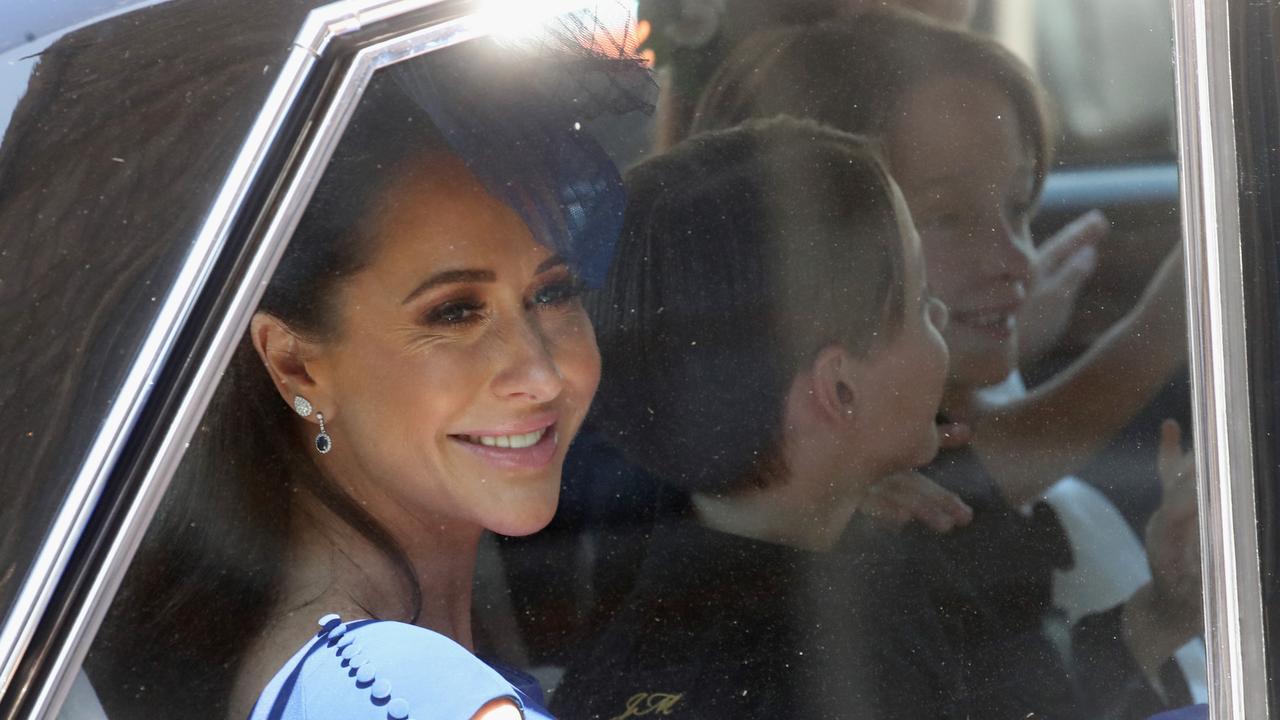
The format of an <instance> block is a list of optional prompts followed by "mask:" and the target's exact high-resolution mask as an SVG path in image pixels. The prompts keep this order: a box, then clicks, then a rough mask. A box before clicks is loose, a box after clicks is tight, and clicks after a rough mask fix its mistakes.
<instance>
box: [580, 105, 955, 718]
mask: <svg viewBox="0 0 1280 720" xmlns="http://www.w3.org/2000/svg"><path fill="white" fill-rule="evenodd" d="M627 185H628V197H629V206H628V210H627V214H626V218H625V221H624V230H623V236H622V238H621V239H620V241H619V245H618V250H617V253H618V254H617V256H616V260H615V264H614V268H613V270H612V272H611V275H610V276H609V278H608V280H607V281H606V284H605V287H604V288H603V289H602V291H601V292H600V294H599V295H598V296H595V297H593V298H592V300H591V302H590V307H591V310H592V316H593V320H594V321H595V323H596V327H597V330H598V336H599V342H600V348H601V355H602V359H603V362H604V376H603V377H604V380H603V382H602V385H601V389H600V392H599V395H598V396H597V401H598V404H597V406H596V417H595V420H596V423H597V427H598V428H599V429H600V430H602V431H603V432H604V433H605V434H607V435H608V436H610V437H611V439H612V440H613V441H614V442H616V443H617V444H618V445H619V446H620V447H621V448H622V449H623V450H624V451H625V452H626V453H627V454H628V455H629V456H630V458H631V459H632V460H634V461H635V462H637V463H638V464H640V465H641V466H643V467H644V468H645V469H646V470H648V471H649V472H652V473H653V474H655V475H656V476H658V477H659V478H661V479H662V480H663V481H664V482H665V483H667V484H668V485H669V486H671V487H673V488H677V489H679V490H680V491H682V493H683V494H684V496H685V497H686V498H687V502H685V503H684V507H683V509H682V511H673V512H672V513H670V515H669V516H668V517H665V518H663V519H662V520H661V521H660V522H659V525H658V527H657V529H656V531H655V532H654V535H653V538H654V539H653V544H652V545H651V546H650V547H649V551H648V555H647V557H646V560H645V563H644V565H643V566H642V567H641V569H640V571H639V579H638V581H637V583H636V586H635V589H634V591H633V593H632V595H631V597H630V598H628V600H627V601H626V602H625V603H624V605H623V609H622V610H621V611H620V612H619V614H618V615H616V616H615V617H614V618H613V620H612V622H611V623H610V624H609V625H608V626H607V627H606V628H605V629H604V630H603V632H602V633H601V634H600V635H599V636H597V637H596V638H595V641H594V642H593V643H592V644H591V645H590V646H589V647H587V648H585V649H584V651H583V652H581V653H578V654H577V656H576V658H575V660H574V664H572V665H571V666H570V668H569V670H568V672H567V675H566V678H565V680H564V682H563V684H562V685H561V686H560V688H559V689H558V690H557V693H556V698H558V699H562V700H561V702H560V705H559V707H558V708H556V711H557V713H558V714H560V715H561V716H563V717H565V718H568V719H570V720H574V719H576V718H595V717H600V718H616V717H632V716H642V715H645V714H652V713H661V714H662V715H664V716H666V717H673V718H756V717H847V716H849V714H850V712H852V711H853V710H852V709H851V705H852V704H855V703H858V704H861V703H865V702H867V700H866V698H868V697H869V695H868V693H867V688H865V687H864V686H863V683H862V682H861V680H862V676H861V675H860V674H859V673H858V667H859V666H860V665H862V666H865V663H868V662H875V663H877V664H880V663H884V662H886V658H885V657H882V656H877V657H874V658H873V657H872V655H871V651H874V652H875V653H879V652H881V651H882V650H884V649H885V648H884V647H883V646H881V645H879V644H877V643H874V642H868V643H867V644H866V645H865V648H866V649H867V650H868V653H867V654H856V655H855V654H854V653H851V652H849V648H848V646H849V644H848V643H840V644H839V646H840V647H839V648H837V647H836V646H835V644H829V643H827V642H826V638H829V637H831V636H832V634H837V636H840V637H848V636H849V635H850V634H854V635H861V636H864V637H865V636H868V635H869V634H872V633H874V632H875V629H874V628H862V627H858V616H857V613H856V612H854V613H851V612H849V611H850V608H849V606H847V605H846V604H845V601H847V600H848V599H849V598H850V597H853V596H855V595H856V596H858V597H861V598H866V599H868V600H871V601H874V600H875V599H877V598H890V597H893V596H894V595H895V594H896V593H899V592H904V591H909V589H908V586H909V583H910V581H911V579H910V573H901V574H898V575H895V576H892V577H889V576H880V575H877V573H878V569H879V568H878V565H876V563H874V562H873V561H872V560H871V559H868V561H867V563H866V564H865V566H864V570H865V573H864V575H863V577H862V578H861V579H862V580H864V581H866V582H867V583H868V587H875V588H876V592H875V593H866V592H862V593H848V592H843V591H841V589H840V588H838V587H833V586H832V582H836V581H838V582H841V583H843V582H845V581H847V580H848V579H849V572H848V568H847V566H842V567H839V568H838V572H828V571H827V569H826V567H825V564H826V559H827V557H828V555H827V553H826V552H825V551H827V550H829V549H830V548H831V547H832V546H833V545H834V544H835V543H836V541H837V540H838V539H839V538H840V537H841V535H842V534H843V533H844V530H845V527H846V525H847V524H848V521H849V519H850V517H851V516H852V515H853V513H854V512H855V511H856V510H857V509H858V507H859V505H860V503H861V502H862V501H863V500H864V498H865V495H866V491H867V488H868V487H869V486H870V485H871V484H873V483H874V482H875V481H876V480H878V479H879V478H881V477H883V476H884V475H886V474H889V473H894V472H900V471H904V470H908V469H910V468H912V467H915V466H917V465H920V464H922V463H925V462H928V461H929V460H930V459H931V458H932V457H933V455H934V454H935V453H936V451H937V447H938V435H937V430H936V426H935V423H934V417H935V414H936V412H937V409H938V404H939V402H940V400H941V397H942V391H943V386H944V381H945V377H946V373H947V349H946V346H945V344H944V342H943V340H942V336H941V331H942V329H943V328H944V327H945V325H946V309H945V307H944V306H943V305H942V304H941V303H940V302H938V301H937V300H935V299H934V298H932V296H931V295H930V294H929V290H928V286H927V284H926V282H925V270H924V264H923V257H922V255H921V248H920V241H919V238H918V236H917V234H916V231H915V228H914V227H913V225H912V223H911V219H910V217H909V215H908V213H907V210H906V206H905V204H904V202H903V200H902V197H901V194H900V193H899V191H898V189H897V187H896V185H895V184H894V183H893V181H892V180H891V179H890V178H889V176H888V175H887V173H886V172H885V169H884V166H883V164H882V163H881V162H880V160H879V159H878V157H877V156H876V155H875V153H874V152H873V151H872V150H871V149H870V148H869V146H868V145H867V144H866V143H865V142H864V141H862V140H861V139H859V138H858V137H856V136H853V135H848V134H845V133H841V132H838V131H835V130H832V129H829V128H826V127H823V126H820V125H817V124H814V123H809V122H803V121H797V120H792V119H786V118H779V119H775V120H770V121H762V122H754V123H748V124H747V125H745V126H743V127H741V128H737V129H733V130H728V131H723V132H718V133H711V134H708V135H705V136H701V137H698V138H695V139H692V140H688V141H685V142H684V143H681V144H680V145H678V146H677V147H676V148H674V149H673V150H672V151H671V152H670V153H667V154H665V155H663V156H660V157H657V158H655V159H652V160H650V161H647V162H645V163H643V164H641V165H640V166H638V167H637V168H635V169H634V170H633V171H632V172H631V173H630V174H629V176H628V178H627ZM881 587H892V588H894V592H890V593H881V592H880V588H881ZM904 621H905V622H910V623H912V624H913V627H914V628H916V632H917V633H918V636H919V637H920V638H921V642H922V646H928V645H929V644H930V643H935V642H942V640H941V638H942V637H944V635H943V633H942V631H941V628H940V627H939V626H938V620H937V619H936V618H933V617H926V618H910V619H905V620H904ZM828 650H831V651H830V652H828ZM890 661H896V662H899V663H901V665H902V666H903V668H904V670H903V671H904V672H933V671H935V670H937V669H936V668H927V667H920V666H919V665H920V664H921V663H927V662H928V654H921V655H918V656H913V657H906V656H905V655H904V656H899V657H897V658H896V659H891V660H890ZM921 702H925V699H921Z"/></svg>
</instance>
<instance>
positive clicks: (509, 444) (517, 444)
mask: <svg viewBox="0 0 1280 720" xmlns="http://www.w3.org/2000/svg"><path fill="white" fill-rule="evenodd" d="M547 430H548V428H542V429H541V430H534V431H533V432H531V433H525V434H523V435H478V436H472V435H460V436H459V437H461V438H462V439H463V440H465V441H467V442H469V443H475V444H476V445H484V446H486V447H500V448H513V449H516V450H519V449H520V448H527V447H532V446H534V445H537V444H538V441H539V440H541V439H542V436H543V435H546V434H547Z"/></svg>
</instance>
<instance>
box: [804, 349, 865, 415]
mask: <svg viewBox="0 0 1280 720" xmlns="http://www.w3.org/2000/svg"><path fill="white" fill-rule="evenodd" d="M858 365H859V363H858V360H857V358H855V357H853V356H852V355H850V354H849V352H848V351H847V350H845V349H844V348H843V347H840V346H839V345H829V346H827V347H825V348H823V349H822V350H820V351H818V354H817V356H816V357H815V358H814V360H813V366H812V368H811V375H812V377H813V397H814V400H815V401H816V403H817V405H818V408H819V410H820V411H821V414H822V417H823V418H824V419H825V420H826V421H828V422H832V423H841V424H847V423H850V422H853V419H854V417H856V415H857V403H858V400H859V398H858V392H857V388H858V383H857V379H858V372H857V371H858Z"/></svg>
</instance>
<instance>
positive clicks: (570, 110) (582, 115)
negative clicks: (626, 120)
mask: <svg viewBox="0 0 1280 720" xmlns="http://www.w3.org/2000/svg"><path fill="white" fill-rule="evenodd" d="M609 4H610V3H603V5H609ZM617 8H618V9H617V10H616V11H613V12H610V13H607V14H606V13H605V12H602V11H601V8H600V7H599V6H597V7H596V8H595V9H594V10H592V11H586V10H582V11H577V12H573V13H569V14H567V15H562V16H560V17H558V18H556V19H554V20H552V21H550V22H548V23H545V24H543V25H541V26H538V27H536V28H532V29H531V31H530V32H527V33H522V34H521V36H520V37H518V38H504V37H488V38H484V39H482V40H477V41H473V42H470V43H466V44H464V45H461V46H457V47H455V48H448V49H446V50H441V51H438V52H435V53H431V54H428V55H426V56H423V57H421V58H417V59H415V60H411V61H408V62H405V63H401V64H399V65H396V66H394V67H392V68H389V71H390V72H392V73H393V74H394V76H395V79H396V82H397V83H398V84H399V85H400V86H401V87H402V88H403V89H404V91H405V92H406V93H408V95H409V97H410V98H411V99H412V100H413V101H414V102H415V103H416V104H417V105H418V106H419V107H421V108H422V109H423V110H425V111H426V113H427V115H428V116H429V117H430V119H431V121H432V123H433V124H434V125H435V127H436V129H437V130H438V131H439V132H440V134H441V135H442V136H443V138H444V139H445V141H446V142H447V143H448V145H449V146H450V148H451V149H452V150H453V151H454V152H455V153H456V154H457V155H458V156H459V157H460V158H461V159H462V160H463V161H464V162H465V163H466V164H467V166H468V168H469V169H470V170H471V171H472V172H473V173H474V174H475V175H476V177H477V179H479V181H480V182H481V183H482V184H483V185H484V186H485V188H486V190H488V191H489V193H490V194H492V195H493V196H494V197H495V198H497V199H498V200H500V201H502V202H504V203H505V204H507V205H509V206H510V207H511V208H512V209H514V210H515V211H516V212H517V213H519V215H520V216H521V218H522V219H523V220H524V221H525V224H526V225H528V227H529V230H530V231H531V232H532V233H533V236H534V237H535V238H536V239H537V240H538V241H539V242H541V243H542V244H544V245H546V246H547V247H549V248H552V249H553V250H555V251H556V252H557V253H559V254H560V255H561V256H563V257H564V258H565V261H566V262H567V263H568V264H569V266H570V268H572V269H573V270H574V272H575V273H576V274H577V275H578V277H579V278H580V279H581V280H582V281H583V282H585V283H586V284H587V285H589V286H593V287H595V286H598V285H599V284H600V283H601V282H603V280H604V277H605V275H606V274H607V272H608V269H609V264H610V261H611V260H612V258H613V247H614V244H615V242H616V241H617V238H618V235H619V233H620V232H621V229H622V217H623V211H624V209H625V205H626V193H625V191H624V189H623V185H622V178H621V176H620V174H619V172H618V169H617V167H616V165H615V164H614V163H613V161H612V160H611V159H610V158H609V155H608V154H607V153H606V152H605V150H604V148H603V147H601V145H600V143H599V142H597V141H596V139H595V138H594V137H593V136H592V135H591V133H590V132H589V131H588V129H587V125H588V123H590V122H591V121H592V120H596V119H599V118H602V117H605V116H611V115H612V116H619V115H624V114H627V113H631V112H636V111H640V112H646V113H649V112H652V110H653V98H654V96H655V94H656V90H657V85H656V84H655V82H654V81H653V78H652V75H651V74H650V72H649V70H648V68H647V67H646V66H645V64H644V61H643V60H642V59H640V58H639V57H638V56H637V55H636V54H635V46H636V44H637V43H636V38H635V34H634V27H633V18H632V16H631V13H630V11H629V10H626V9H625V8H624V7H623V6H622V4H621V3H617ZM610 20H612V22H610Z"/></svg>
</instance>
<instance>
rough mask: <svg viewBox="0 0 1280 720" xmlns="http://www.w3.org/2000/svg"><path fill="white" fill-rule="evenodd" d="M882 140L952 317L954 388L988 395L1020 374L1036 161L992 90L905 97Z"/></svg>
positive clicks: (963, 81) (970, 87) (947, 87)
mask: <svg viewBox="0 0 1280 720" xmlns="http://www.w3.org/2000/svg"><path fill="white" fill-rule="evenodd" d="M898 111H899V112H898V113H896V116H897V117H899V118H900V121H899V122H898V124H896V125H895V126H893V127H891V128H890V129H889V131H888V132H887V133H886V139H887V143H886V145H887V149H888V155H889V163H890V165H891V166H892V168H893V175H894V178H895V179H896V180H897V181H898V183H899V184H900V185H901V187H902V191H903V194H904V195H905V196H906V199H907V204H908V206H909V207H910V208H911V213H912V215H913V217H914V218H915V222H916V227H917V228H918V229H919V231H920V238H921V241H922V243H923V247H924V255H925V262H926V264H927V266H928V269H929V282H930V285H931V286H932V287H933V292H934V294H936V295H937V296H938V298H939V299H941V300H942V301H943V302H944V303H946V304H947V307H948V308H949V309H950V311H951V319H950V324H949V325H948V327H947V331H946V339H947V344H948V346H949V347H950V349H951V382H952V384H953V385H954V386H957V387H982V386H986V385H992V384H995V383H998V382H1000V381H1001V380H1003V379H1004V378H1005V377H1007V376H1008V375H1009V373H1010V372H1012V371H1013V370H1015V369H1016V367H1017V352H1018V344H1017V340H1018V338H1017V325H1016V317H1017V314H1018V311H1019V310H1020V309H1021V307H1022V303H1023V301H1024V299H1025V297H1026V293H1027V285H1028V283H1029V282H1030V280H1031V257H1032V252H1033V248H1032V245H1031V234H1030V229H1029V221H1030V217H1031V211H1032V207H1033V203H1034V200H1035V198H1034V197H1033V196H1032V192H1033V188H1034V158H1033V157H1032V154H1031V152H1030V151H1029V149H1028V148H1027V147H1026V143H1025V142H1024V141H1023V139H1022V133H1021V132H1020V127H1019V124H1018V117H1017V114H1016V112H1015V110H1014V108H1013V104H1012V103H1011V102H1010V100H1009V98H1008V97H1007V96H1006V95H1005V93H1004V92H1003V91H1002V90H1001V89H1000V88H999V87H998V86H997V85H995V84H994V83H991V82H988V81H986V80H982V79H968V78H958V77H939V78H934V79H931V80H929V81H926V82H924V83H922V84H921V85H919V86H917V87H915V88H913V89H911V90H909V91H907V92H906V93H905V94H904V96H903V97H902V99H901V101H900V106H899V108H898Z"/></svg>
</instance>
